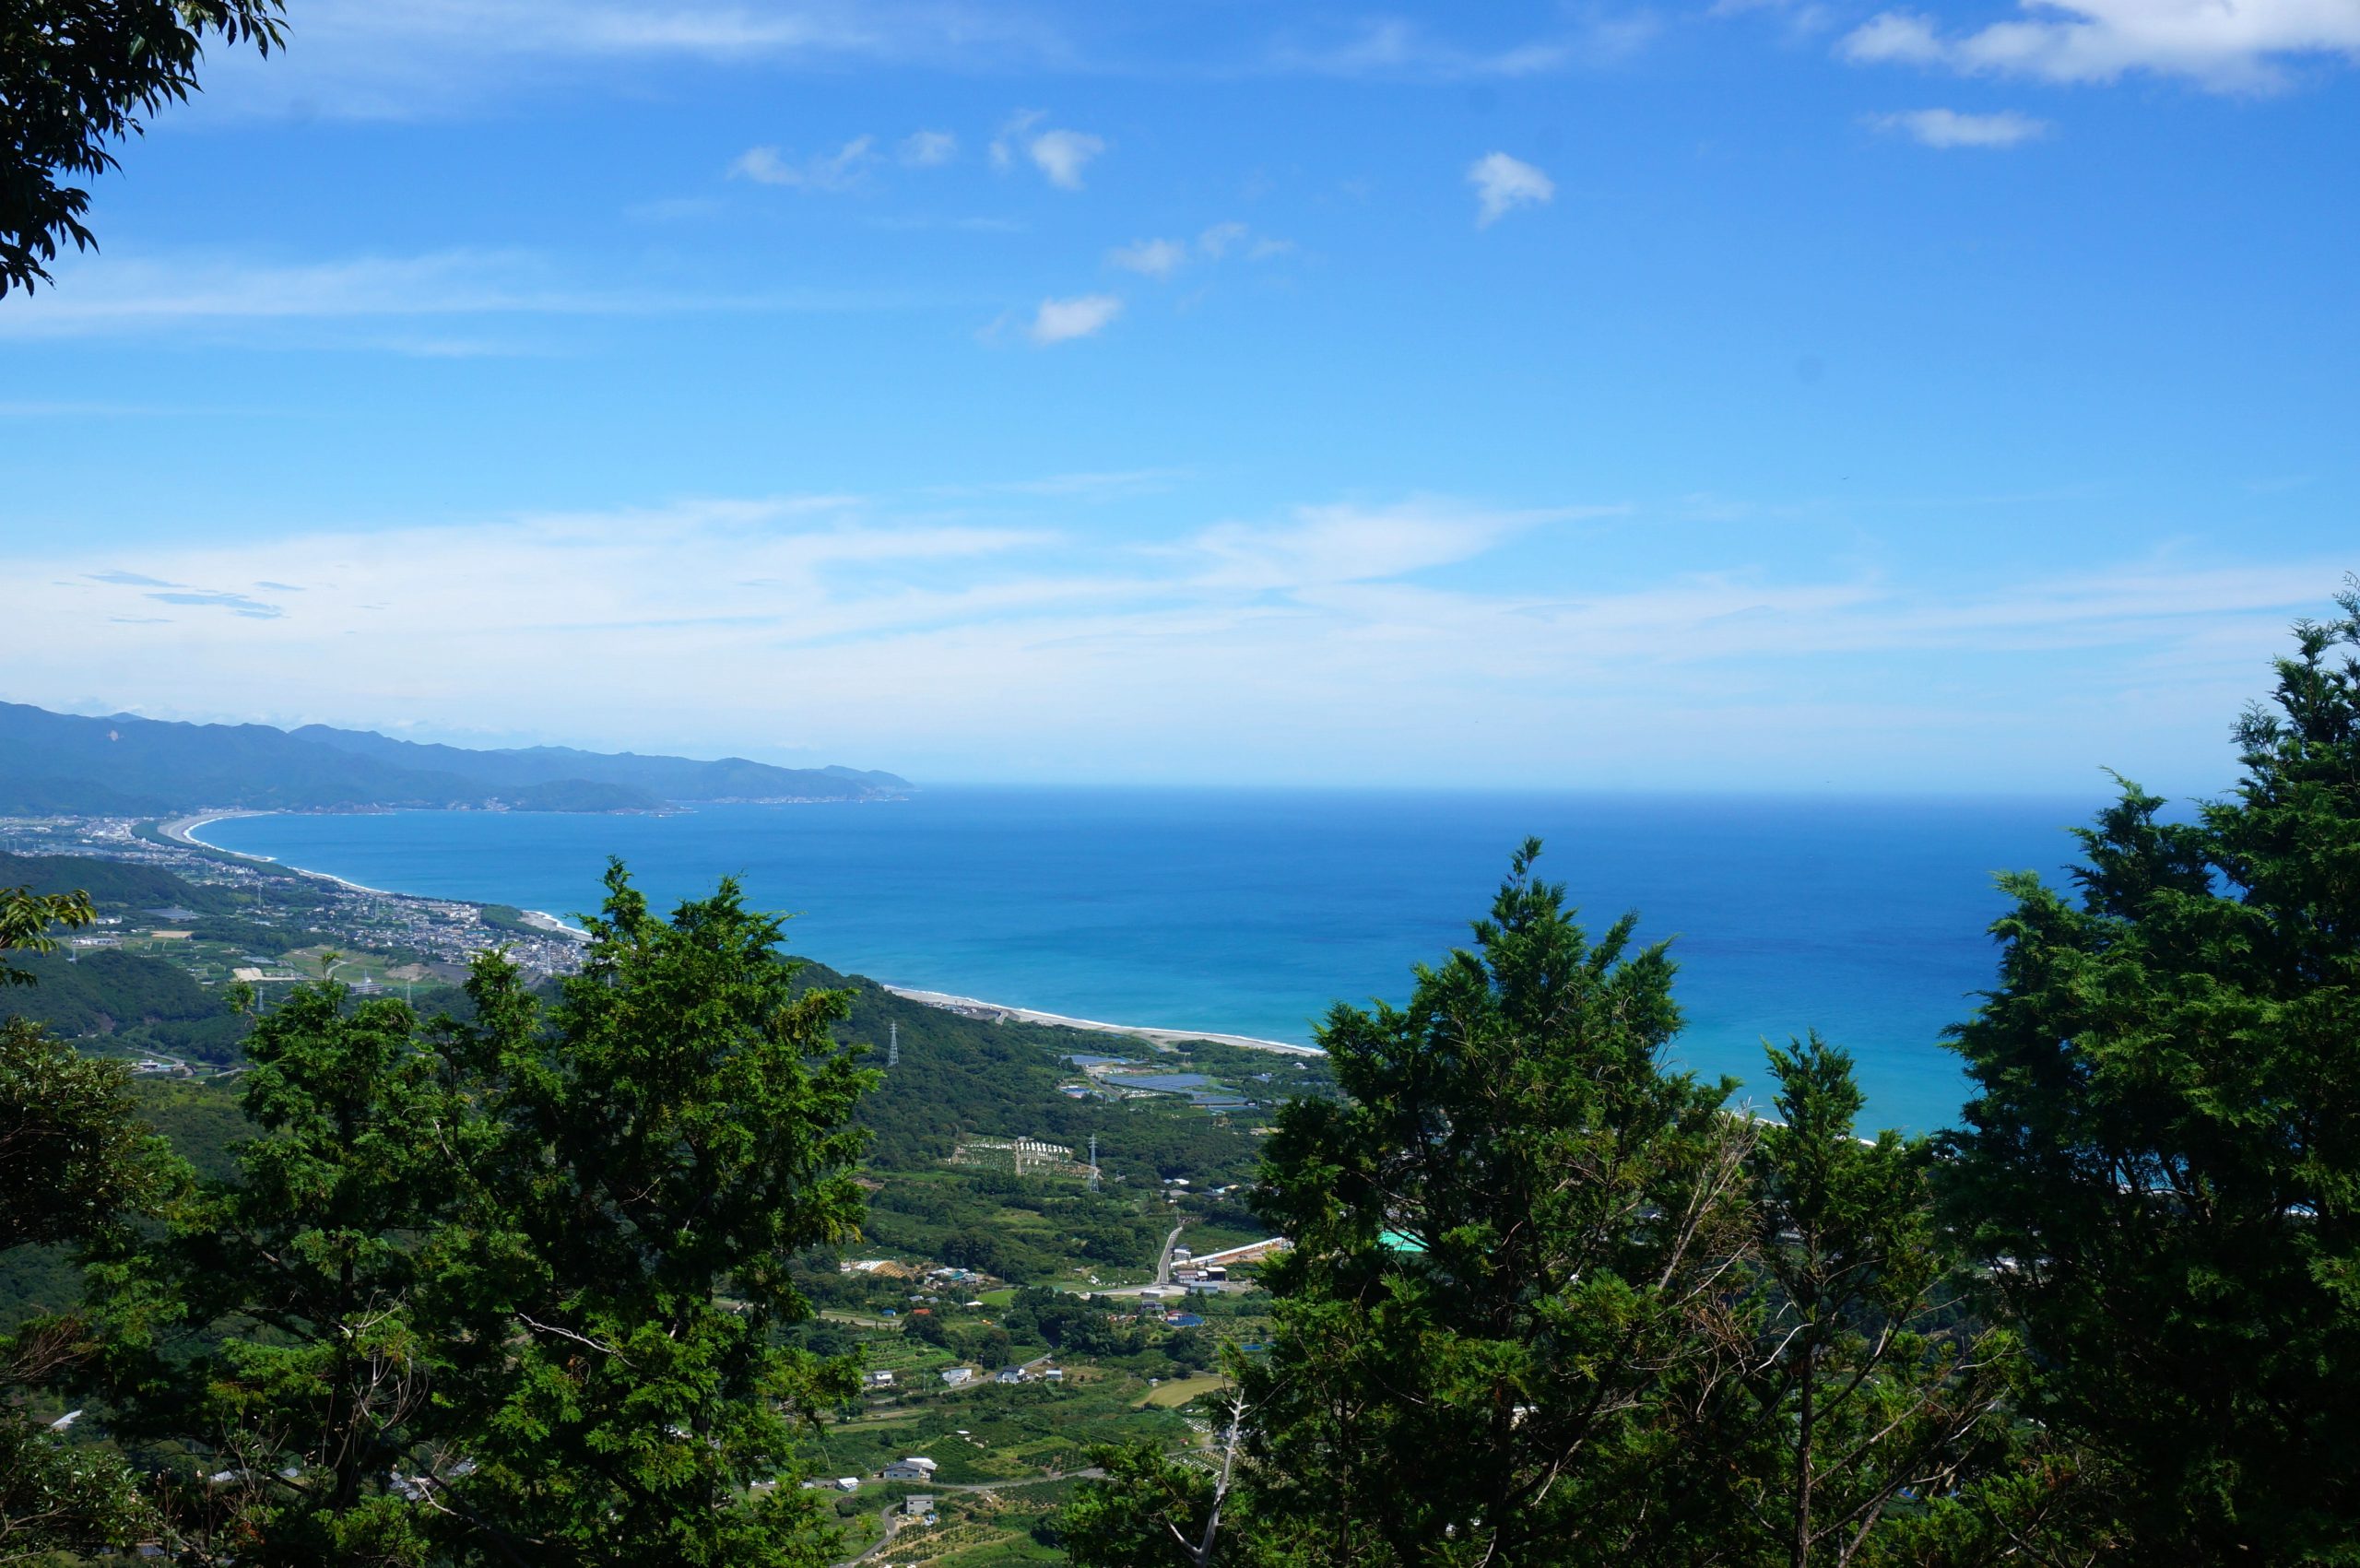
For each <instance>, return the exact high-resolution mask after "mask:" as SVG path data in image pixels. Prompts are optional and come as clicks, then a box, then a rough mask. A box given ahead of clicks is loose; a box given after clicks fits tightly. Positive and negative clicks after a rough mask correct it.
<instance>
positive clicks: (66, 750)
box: [0, 702, 909, 816]
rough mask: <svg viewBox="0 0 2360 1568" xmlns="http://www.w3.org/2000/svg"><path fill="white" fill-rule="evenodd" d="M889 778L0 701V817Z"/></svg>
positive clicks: (642, 796)
mask: <svg viewBox="0 0 2360 1568" xmlns="http://www.w3.org/2000/svg"><path fill="white" fill-rule="evenodd" d="M908 788H909V785H908V784H907V783H906V782H905V781H903V780H902V779H898V778H895V777H894V776H893V775H891V774H890V773H874V772H859V771H856V770H853V769H848V768H777V767H773V766H770V765H769V764H767V763H761V762H750V761H747V760H744V759H742V758H726V759H724V760H720V761H714V762H701V761H691V760H688V759H685V758H678V757H634V756H623V757H608V756H602V755H600V754H597V753H595V752H586V751H573V750H570V749H563V748H541V749H533V750H529V751H472V750H468V749H464V748H460V747H453V746H419V745H413V744H411V743H408V742H406V741H397V740H390V739H388V738H386V737H384V736H380V735H374V734H371V733H368V732H364V731H352V730H336V729H329V728H326V727H325V726H311V727H308V728H306V729H303V730H301V731H298V732H295V733H293V734H289V733H288V732H287V731H284V730H278V729H274V728H272V727H271V726H269V725H193V724H174V723H165V722H161V721H159V720H154V719H142V718H136V717H133V716H131V715H130V714H126V713H117V714H115V715H113V716H112V717H111V718H86V717H83V716H80V715H77V714H70V713H49V712H47V711H45V710H43V709H41V708H35V707H29V706H27V705H25V704H22V703H16V702H0V815H10V814H14V815H39V814H53V813H64V814H69V815H70V814H79V815H89V816H128V815H136V814H142V813H162V812H169V811H174V810H183V809H194V808H205V807H235V808H251V809H275V810H317V809H347V810H349V809H358V808H391V807H412V808H437V807H466V808H480V807H488V806H499V807H503V808H508V809H512V810H523V811H624V810H642V811H643V810H654V809H656V808H660V807H661V806H663V805H664V804H665V803H666V802H667V801H673V800H682V801H696V800H721V799H749V798H761V799H793V800H864V799H871V798H876V797H879V796H893V795H900V794H904V793H906V792H907V790H908Z"/></svg>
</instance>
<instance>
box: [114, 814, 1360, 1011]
mask: <svg viewBox="0 0 2360 1568" xmlns="http://www.w3.org/2000/svg"><path fill="white" fill-rule="evenodd" d="M277 815H280V813H278V812H273V811H244V810H235V811H213V812H207V813H203V814H200V815H197V816H193V817H180V818H175V819H172V820H171V821H169V822H158V823H157V824H156V831H158V832H159V833H161V834H162V835H163V836H164V837H165V838H167V839H170V840H171V841H172V842H173V843H179V844H185V845H187V846H189V847H191V848H195V849H202V850H207V851H209V852H210V853H212V854H215V855H236V856H237V857H238V858H239V859H241V860H251V861H253V862H254V863H255V864H257V865H262V866H270V867H277V868H278V869H279V870H282V871H291V872H293V873H295V874H296V875H297V876H299V877H316V878H319V879H320V880H322V881H324V882H333V883H335V884H336V886H337V887H340V888H348V889H350V890H352V891H354V892H358V893H368V894H371V895H372V896H374V897H377V898H390V899H417V900H419V901H420V902H427V903H460V904H467V905H469V906H471V907H473V908H476V909H481V908H483V907H484V902H486V901H482V900H477V899H444V898H435V897H433V896H431V895H430V894H426V893H406V892H402V891H399V890H395V889H393V888H372V887H370V886H368V885H367V884H366V883H362V882H355V881H352V880H351V879H349V878H344V877H339V876H336V874H335V873H334V872H331V871H314V870H313V869H312V868H311V867H304V866H296V865H293V864H291V863H289V862H288V861H284V860H277V859H274V858H272V857H271V856H269V855H248V854H246V853H245V852H244V851H242V850H235V849H225V848H223V847H222V846H221V845H219V844H217V843H207V842H206V841H205V840H203V839H200V838H198V837H197V836H196V831H197V830H198V829H199V828H203V827H207V826H209V825H211V824H212V823H215V822H226V821H230V820H232V819H237V818H241V817H272V816H277ZM490 902H499V901H498V900H492V901H490ZM516 907H519V908H521V906H516ZM522 913H523V914H524V916H525V924H526V925H536V926H539V927H540V928H541V929H543V930H546V931H548V932H549V933H550V934H551V935H552V936H567V937H577V938H586V937H588V936H589V933H588V932H587V931H584V930H583V929H581V928H580V927H579V926H575V925H567V924H566V923H565V922H564V921H563V920H560V918H558V917H557V916H556V915H554V914H549V913H547V912H546V911H543V910H537V909H525V910H523V911H522ZM870 978H874V977H873V976H871V977H870ZM877 984H878V985H879V987H880V988H882V989H884V990H886V991H890V992H891V993H892V994H893V995H894V996H899V997H901V998H903V1000H904V1001H911V1002H916V1003H919V1004H920V1005H922V1006H925V1007H929V1008H942V1009H943V1010H945V1011H946V1012H955V1013H963V1014H965V1015H966V1016H968V1017H970V1018H989V1019H993V1020H1003V1019H1004V1020H1014V1021H1016V1022H1018V1023H1038V1024H1047V1025H1049V1026H1051V1027H1054V1028H1058V1029H1074V1030H1080V1031H1083V1032H1087V1033H1091V1034H1119V1035H1123V1036H1126V1037H1127V1038H1130V1039H1134V1040H1144V1041H1146V1042H1148V1043H1150V1044H1151V1045H1156V1046H1167V1045H1175V1044H1178V1043H1180V1042H1182V1041H1184V1040H1209V1041H1211V1042H1212V1043H1215V1044H1217V1045H1235V1046H1239V1047H1241V1048H1243V1049H1245V1050H1248V1051H1270V1052H1275V1053H1277V1054H1279V1055H1288V1056H1317V1055H1324V1053H1323V1052H1321V1051H1320V1049H1319V1048H1318V1047H1317V1046H1316V1045H1296V1044H1292V1043H1289V1042H1287V1041H1284V1040H1265V1039H1262V1038H1261V1037H1260V1036H1258V1035H1253V1034H1231V1033H1228V1032H1223V1031H1220V1030H1209V1029H1166V1028H1162V1027H1161V1026H1159V1025H1153V1024H1128V1023H1107V1022H1104V1021H1103V1020H1098V1019H1087V1018H1073V1017H1070V1016H1068V1014H1065V1013H1052V1012H1044V1011H1043V1010H1042V1009H1040V1008H1018V1007H1010V1006H1009V1005H1007V1004H1006V1003H1002V1002H987V1001H985V1000H984V999H982V998H981V997H979V996H959V995H957V994H956V993H953V992H950V991H928V990H925V989H922V988H920V987H917V986H914V985H895V984H891V983H889V982H886V981H882V980H879V981H877Z"/></svg>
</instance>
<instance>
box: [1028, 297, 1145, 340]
mask: <svg viewBox="0 0 2360 1568" xmlns="http://www.w3.org/2000/svg"><path fill="white" fill-rule="evenodd" d="M1122 313H1123V301H1121V300H1120V299H1119V298H1117V297H1116V296H1115V295H1113V294H1080V295H1076V296H1075V297H1074V298H1072V299H1070V300H1044V301H1041V308H1040V309H1039V310H1038V311H1036V312H1034V313H1033V316H1032V325H1031V326H1030V327H1028V328H1026V329H1025V334H1026V336H1029V337H1031V338H1032V341H1033V342H1035V343H1038V344H1041V345H1042V346H1044V347H1046V346H1047V345H1049V344H1052V343H1069V342H1071V341H1072V340H1073V339H1075V338H1077V337H1088V336H1092V335H1093V334H1095V333H1098V332H1100V331H1103V329H1104V328H1105V326H1106V324H1108V323H1110V322H1112V321H1113V320H1114V319H1115V317H1116V316H1118V315H1121V314H1122Z"/></svg>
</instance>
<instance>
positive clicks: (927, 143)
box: [898, 131, 959, 169]
mask: <svg viewBox="0 0 2360 1568" xmlns="http://www.w3.org/2000/svg"><path fill="white" fill-rule="evenodd" d="M898 151H899V156H900V158H901V160H902V165H903V167H904V168H907V169H938V168H940V167H941V166H942V165H944V164H946V163H948V162H950V160H951V159H954V158H957V157H958V156H959V138H958V137H957V136H952V135H951V134H950V132H949V131H913V132H911V133H910V134H909V135H908V136H903V138H902V145H901V147H900V148H899V149H898Z"/></svg>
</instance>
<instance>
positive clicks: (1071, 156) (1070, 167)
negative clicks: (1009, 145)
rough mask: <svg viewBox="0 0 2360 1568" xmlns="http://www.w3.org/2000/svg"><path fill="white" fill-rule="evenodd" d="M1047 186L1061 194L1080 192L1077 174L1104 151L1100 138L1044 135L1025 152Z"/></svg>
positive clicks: (1067, 133) (1057, 133)
mask: <svg viewBox="0 0 2360 1568" xmlns="http://www.w3.org/2000/svg"><path fill="white" fill-rule="evenodd" d="M1027 150H1028V151H1030V152H1031V153H1032V161H1033V163H1034V164H1035V165H1036V166H1037V167H1038V168H1039V169H1040V171H1041V172H1042V173H1044V174H1045V175H1047V176H1048V178H1049V183H1050V184H1052V185H1055V186H1056V187H1057V188H1058V189H1059V190H1063V191H1079V190H1080V189H1081V171H1082V170H1083V169H1084V168H1086V167H1087V166H1088V165H1089V163H1090V160H1091V159H1094V158H1096V157H1097V156H1098V155H1099V154H1100V153H1103V152H1104V151H1105V150H1106V143H1105V141H1104V139H1103V137H1099V136H1091V135H1089V134H1088V133H1086V132H1082V131H1044V132H1042V133H1041V134H1040V135H1039V136H1035V137H1033V138H1032V145H1031V147H1029V148H1027Z"/></svg>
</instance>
